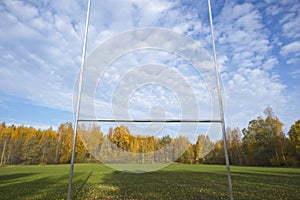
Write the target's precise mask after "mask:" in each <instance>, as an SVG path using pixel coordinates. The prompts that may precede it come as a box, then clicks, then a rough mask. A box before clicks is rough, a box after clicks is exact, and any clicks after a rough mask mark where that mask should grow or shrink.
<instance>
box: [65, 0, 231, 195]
mask: <svg viewBox="0 0 300 200" xmlns="http://www.w3.org/2000/svg"><path fill="white" fill-rule="evenodd" d="M207 3H208V12H209V22H210V31H211V41H212V48H213V59H214V71H215V76H216V81H217V94H218V99H219V111H220V118H221V119H219V120H215V119H211V120H186V119H181V120H177V119H167V120H151V119H149V120H142V119H132V120H130V119H123V120H122V119H80V118H79V112H80V102H81V90H82V82H83V71H84V62H85V56H86V45H87V35H88V27H89V18H90V7H91V0H88V6H87V13H86V22H85V32H84V42H83V48H82V56H81V66H80V74H79V83H78V96H77V102H76V103H77V105H76V113H75V122H74V137H73V144H72V155H71V164H70V173H69V185H68V196H67V199H68V200H71V193H72V180H73V173H74V164H75V149H76V138H77V132H78V131H77V129H78V122H154V123H155V122H158V123H160V122H165V123H220V124H221V127H222V137H223V141H224V150H225V151H224V152H225V161H226V172H227V178H228V186H229V195H230V199H231V200H233V191H232V183H231V175H230V165H229V158H228V151H227V142H226V141H227V139H226V130H225V118H224V108H223V102H222V93H221V81H220V75H219V69H218V64H217V54H216V47H215V40H214V30H213V20H212V11H211V3H210V0H208V1H207Z"/></svg>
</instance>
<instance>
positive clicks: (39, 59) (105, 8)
mask: <svg viewBox="0 0 300 200" xmlns="http://www.w3.org/2000/svg"><path fill="white" fill-rule="evenodd" d="M211 3H212V11H213V21H214V29H215V40H216V48H217V55H218V64H219V68H220V72H221V79H222V83H223V87H224V91H225V103H224V104H225V107H226V118H225V119H226V124H227V126H231V127H235V126H239V127H240V128H241V129H242V128H244V127H246V126H247V124H248V122H249V121H250V120H252V119H254V118H256V117H257V116H259V115H262V114H263V111H264V109H265V108H266V107H267V106H268V105H270V106H271V107H272V108H273V111H274V113H275V115H276V116H278V117H279V119H280V120H281V121H282V122H283V123H284V124H285V127H284V130H285V132H287V131H288V130H289V127H290V126H291V125H292V124H293V123H294V122H295V121H296V120H298V119H300V103H299V102H300V101H299V99H300V66H299V65H300V26H299V24H300V14H299V12H300V3H299V2H298V1H296V0H295V1H292V0H280V1H278V0H264V1H258V0H256V1H254V0H253V1H251V0H249V1H237V0H236V1H233V0H225V1H220V0H212V1H211ZM86 8H87V1H86V0H61V1H53V0H52V1H51V0H39V1H27V0H24V1H17V0H2V1H1V2H0V18H1V22H0V121H5V122H6V123H7V124H18V125H19V124H24V125H31V126H35V127H38V128H47V127H49V126H53V127H54V128H56V127H57V126H58V125H59V124H60V123H62V122H66V121H71V122H72V121H74V112H73V95H74V85H75V83H76V80H77V77H78V73H79V68H80V60H81V52H82V44H83V32H84V25H85V16H86ZM144 27H152V28H153V27H154V28H164V29H167V30H172V31H175V32H176V33H178V34H182V35H184V36H187V37H189V38H190V39H192V40H193V41H194V42H195V43H197V45H199V46H200V47H201V48H203V49H205V50H206V51H207V52H208V54H210V55H212V46H211V40H210V29H209V18H208V10H207V1H206V0H201V1H199V0H191V1H180V0H175V1H174V0H172V1H171V0H170V1H168V0H152V1H149V0H111V1H96V0H94V1H93V0H92V5H91V17H90V26H89V34H88V43H87V45H88V46H87V57H88V58H87V59H89V56H91V55H92V54H93V52H95V50H96V49H97V47H99V45H100V47H101V45H102V44H103V43H105V42H107V41H111V40H112V39H111V38H114V37H117V36H118V35H120V34H121V33H124V32H126V31H130V30H134V29H136V28H144ZM98 51H99V49H98ZM171 53H173V52H171ZM166 54H168V55H166ZM153 60H155V62H154V61H153ZM160 61H161V63H159V62H160ZM149 64H152V66H149ZM153 64H155V66H154V65H153ZM157 64H162V65H164V66H168V65H169V66H171V68H173V69H174V70H173V72H174V71H175V72H176V73H177V72H178V73H181V77H184V79H183V80H184V81H183V82H185V81H187V82H188V84H189V85H188V86H190V87H191V88H192V91H193V92H194V93H193V94H195V95H196V96H197V98H198V100H197V103H199V102H200V103H201V101H202V100H201V99H203V98H204V99H207V98H209V97H207V98H206V97H205V95H203V93H202V92H201V91H202V89H203V88H204V89H203V90H205V87H204V86H205V81H203V80H202V79H201V80H200V79H199V80H198V78H197V77H199V76H197V73H196V72H195V71H193V68H192V67H191V66H190V65H189V64H188V63H185V62H184V61H181V60H179V59H178V57H174V55H171V54H170V52H169V53H166V52H163V51H157V50H156V51H153V50H141V51H140V52H135V53H131V54H130V55H127V56H123V57H121V58H118V59H116V60H115V62H114V63H112V64H111V66H110V68H108V69H107V71H106V75H105V74H104V75H103V76H102V77H101V80H99V79H98V80H97V81H98V82H99V85H100V86H101V87H100V86H99V85H98V86H97V87H96V90H94V94H95V98H96V100H95V105H97V106H98V107H97V106H96V107H97V108H96V109H98V110H100V111H99V112H100V113H101V114H102V115H105V114H108V115H109V111H107V112H104V111H103V112H101V109H105V108H107V105H108V104H107V103H111V102H112V101H113V102H114V104H117V105H123V104H126V103H127V106H129V108H128V109H129V110H128V112H129V114H130V115H133V116H144V115H143V114H141V113H140V112H143V111H147V113H148V114H149V113H150V115H151V114H153V113H154V115H155V114H159V116H160V115H163V116H167V117H171V118H172V117H174V116H175V117H176V116H177V114H178V113H179V114H180V112H182V108H181V107H180V105H182V104H180V103H182V102H180V99H181V97H180V96H181V95H186V96H185V97H191V95H190V93H188V92H186V93H180V91H181V90H180V88H179V89H178V91H177V92H176V91H175V92H174V91H172V90H170V88H172V87H171V86H170V88H168V85H167V86H166V87H162V86H161V85H157V84H156V85H155V84H152V85H151V84H150V85H149V84H148V85H147V84H146V85H144V87H140V86H137V88H134V90H133V92H132V93H130V94H127V95H129V97H128V99H127V101H126V102H125V103H124V102H123V104H122V102H121V103H120V102H119V101H118V99H117V100H114V97H115V96H117V97H119V96H120V95H121V96H122V95H124V94H121V93H120V91H123V90H120V89H119V88H118V85H123V86H122V87H121V86H120V87H121V88H128V87H126V83H127V86H129V85H128V82H126V81H125V82H124V80H126V79H124V77H126V78H128V80H130V77H135V76H134V75H135V74H136V75H137V76H138V75H140V74H141V71H142V72H145V71H144V70H142V68H137V69H133V68H132V67H145V66H147V65H148V68H151V69H156V68H157V66H159V65H157ZM124 66H127V68H126V70H127V71H126V70H125V69H122V67H123V68H124ZM124 70H125V71H124ZM132 71H133V73H130V74H128V72H132ZM154 71H155V70H154ZM136 72H139V73H136ZM146 72H147V70H146ZM146 72H145V73H146ZM175 72H174V73H175ZM124 73H125V75H124ZM122 74H123V75H124V77H123V79H122V77H121V78H120V76H122ZM146 74H147V73H146ZM149 74H152V75H153V71H152V72H149ZM163 75H164V74H163V73H160V76H158V77H161V79H155V81H158V80H165V82H164V83H167V82H168V81H170V82H168V83H170V84H171V85H172V84H174V81H176V80H177V79H176V80H173V82H172V80H167V78H165V79H164V77H165V76H163ZM202 75H203V74H202ZM178 76H179V75H178ZM141 77H142V76H141ZM144 77H147V76H145V74H144ZM148 77H149V76H148ZM169 77H170V76H169ZM174 77H176V75H174ZM144 79H145V78H144ZM174 79H175V78H174ZM139 80H140V79H137V80H136V82H139ZM149 81H150V82H151V81H152V83H153V82H155V81H154V80H153V79H151V78H149ZM101 82H102V83H103V84H101ZM129 83H130V82H129ZM197 83H199V84H197ZM202 83H203V84H202ZM181 86H182V85H181ZM208 87H209V86H208ZM116 88H117V89H116ZM114 89H115V90H114ZM206 89H207V88H206ZM112 91H113V92H112ZM182 91H186V90H185V89H184V88H183V89H182ZM114 92H115V93H114ZM118 92H119V93H118ZM111 93H114V94H111ZM123 93H124V92H123ZM200 94H202V96H201V95H200ZM147 95H148V96H147ZM211 96H214V95H213V94H210V98H212V97H211ZM213 98H214V97H213ZM178 101H179V103H178ZM166 102H169V103H166ZM173 104H174V106H170V105H173ZM178 105H179V106H178ZM101 106H102V107H101ZM114 106H115V105H114ZM207 108H211V107H209V106H208V107H207ZM180 109H181V110H180ZM120 110H121V109H120ZM204 110H205V109H204ZM95 112H96V115H97V112H98V111H95ZM101 117H105V116H101ZM109 117H110V116H109ZM145 117H146V118H147V114H146V115H145Z"/></svg>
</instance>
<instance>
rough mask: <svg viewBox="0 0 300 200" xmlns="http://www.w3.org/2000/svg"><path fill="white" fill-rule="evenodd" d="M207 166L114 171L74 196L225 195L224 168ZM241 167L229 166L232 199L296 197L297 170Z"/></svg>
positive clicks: (192, 198)
mask: <svg viewBox="0 0 300 200" xmlns="http://www.w3.org/2000/svg"><path fill="white" fill-rule="evenodd" d="M211 167H212V168H217V167H216V166H211ZM199 168H200V169H201V166H199ZM208 169H209V168H205V169H204V170H203V171H201V170H198V171H189V170H185V169H184V168H182V169H180V170H173V169H171V170H161V171H156V172H150V173H136V174H134V173H127V172H120V171H114V172H112V173H108V174H106V175H105V176H103V177H102V178H101V180H100V182H99V183H97V184H94V185H89V183H88V182H87V185H88V186H89V188H87V187H83V188H82V190H81V191H80V193H78V196H77V199H124V200H125V199H138V200H140V199H142V200H143V199H151V200H152V199H181V200H184V199H189V200H203V199H229V191H228V180H227V175H226V172H225V171H219V170H215V171H214V170H208ZM241 169H242V170H241ZM241 169H239V170H238V171H235V170H232V183H233V192H234V198H235V199H270V200H271V199H272V200H273V199H299V198H298V195H297V194H299V192H300V189H299V188H298V187H297V186H298V185H299V183H298V181H299V178H300V177H299V176H300V174H299V172H295V173H293V172H290V171H282V172H281V171H276V172H274V171H272V170H270V171H268V170H266V172H264V171H258V170H253V171H246V170H245V171H243V168H241Z"/></svg>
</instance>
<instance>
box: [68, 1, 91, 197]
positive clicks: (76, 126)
mask: <svg viewBox="0 0 300 200" xmlns="http://www.w3.org/2000/svg"><path fill="white" fill-rule="evenodd" d="M90 6H91V0H88V6H87V12H86V21H85V31H84V40H83V48H82V56H81V65H80V74H79V83H78V96H77V105H76V114H75V124H74V138H73V145H72V156H71V165H70V174H69V186H68V197H67V199H68V200H71V193H72V180H73V171H74V161H75V149H76V138H77V128H78V119H79V111H80V100H81V89H82V79H83V69H84V61H85V54H86V43H87V35H88V27H89V18H90Z"/></svg>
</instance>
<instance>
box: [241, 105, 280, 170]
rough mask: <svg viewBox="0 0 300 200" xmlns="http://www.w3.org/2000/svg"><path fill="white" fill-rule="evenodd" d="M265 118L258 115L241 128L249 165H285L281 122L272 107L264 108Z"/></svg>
mask: <svg viewBox="0 0 300 200" xmlns="http://www.w3.org/2000/svg"><path fill="white" fill-rule="evenodd" d="M264 113H265V115H266V118H262V117H258V118H257V119H255V120H252V121H250V122H249V125H248V127H247V128H245V129H243V131H242V132H243V134H244V138H243V151H244V155H245V158H246V163H247V164H251V165H285V164H286V157H285V152H284V145H283V144H284V138H285V137H284V134H283V131H282V127H283V123H282V122H281V121H280V120H279V119H278V118H277V117H276V116H275V115H274V113H273V111H272V108H271V107H267V108H266V110H265V112H264Z"/></svg>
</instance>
